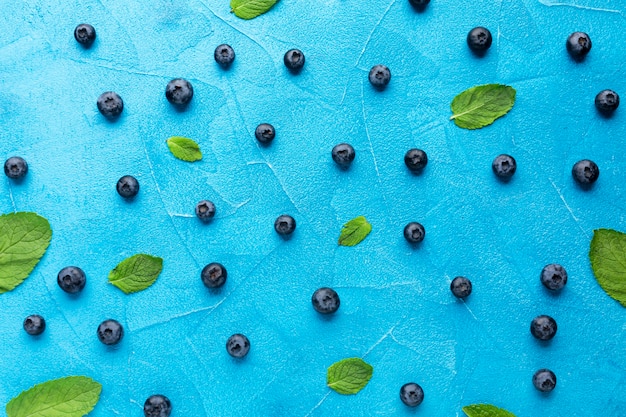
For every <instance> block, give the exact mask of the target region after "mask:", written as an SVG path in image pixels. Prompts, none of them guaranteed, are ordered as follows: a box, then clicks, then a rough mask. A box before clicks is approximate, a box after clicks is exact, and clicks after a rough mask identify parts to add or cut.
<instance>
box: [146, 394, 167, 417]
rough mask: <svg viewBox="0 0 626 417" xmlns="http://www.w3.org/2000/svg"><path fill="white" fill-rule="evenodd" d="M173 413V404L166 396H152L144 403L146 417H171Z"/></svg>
mask: <svg viewBox="0 0 626 417" xmlns="http://www.w3.org/2000/svg"><path fill="white" fill-rule="evenodd" d="M171 412H172V403H171V402H170V400H169V398H167V397H166V396H165V395H159V394H157V395H151V396H149V397H148V399H147V400H146V402H145V403H143V415H144V416H145V417H169V415H170V413H171Z"/></svg>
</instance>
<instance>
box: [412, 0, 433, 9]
mask: <svg viewBox="0 0 626 417" xmlns="http://www.w3.org/2000/svg"><path fill="white" fill-rule="evenodd" d="M409 3H411V6H413V7H415V9H416V10H418V11H422V10H424V9H425V8H426V6H427V5H428V3H430V0H409Z"/></svg>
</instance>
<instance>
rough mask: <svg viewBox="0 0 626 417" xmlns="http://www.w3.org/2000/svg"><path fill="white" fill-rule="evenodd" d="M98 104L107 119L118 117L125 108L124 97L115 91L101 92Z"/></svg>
mask: <svg viewBox="0 0 626 417" xmlns="http://www.w3.org/2000/svg"><path fill="white" fill-rule="evenodd" d="M96 104H97V105H98V110H99V111H100V113H102V115H103V116H104V117H106V118H107V119H115V118H117V117H118V116H119V115H120V114H121V113H122V110H124V101H123V100H122V97H120V96H119V94H117V93H115V92H113V91H107V92H105V93H102V94H100V97H98V101H97V102H96Z"/></svg>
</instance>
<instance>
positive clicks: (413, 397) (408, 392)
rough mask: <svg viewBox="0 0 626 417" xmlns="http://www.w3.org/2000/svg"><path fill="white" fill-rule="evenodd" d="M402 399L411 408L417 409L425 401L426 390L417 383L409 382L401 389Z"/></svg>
mask: <svg viewBox="0 0 626 417" xmlns="http://www.w3.org/2000/svg"><path fill="white" fill-rule="evenodd" d="M400 399H401V400H402V402H403V403H404V404H405V405H407V406H409V407H417V406H418V405H420V404H421V403H422V401H424V390H423V389H422V387H420V386H419V385H418V384H416V383H415V382H409V383H408V384H404V385H402V388H400Z"/></svg>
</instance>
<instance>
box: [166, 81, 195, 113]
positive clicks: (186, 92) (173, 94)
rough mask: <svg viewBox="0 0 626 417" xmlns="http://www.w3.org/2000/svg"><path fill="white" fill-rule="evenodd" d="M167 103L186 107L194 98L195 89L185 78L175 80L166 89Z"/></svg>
mask: <svg viewBox="0 0 626 417" xmlns="http://www.w3.org/2000/svg"><path fill="white" fill-rule="evenodd" d="M165 97H166V98H167V101H169V102H170V103H172V104H173V105H175V106H177V107H185V106H186V105H187V104H189V102H190V101H191V99H192V98H193V87H192V86H191V83H190V82H189V81H187V80H185V79H184V78H175V79H173V80H172V81H170V82H169V83H167V87H166V88H165Z"/></svg>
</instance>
